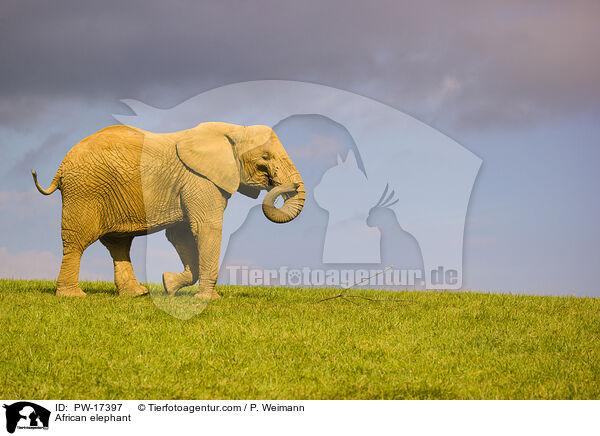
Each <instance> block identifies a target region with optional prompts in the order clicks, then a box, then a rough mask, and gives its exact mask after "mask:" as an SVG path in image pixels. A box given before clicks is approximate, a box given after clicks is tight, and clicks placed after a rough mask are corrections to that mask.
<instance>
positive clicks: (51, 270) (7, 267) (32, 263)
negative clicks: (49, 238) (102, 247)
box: [0, 247, 110, 280]
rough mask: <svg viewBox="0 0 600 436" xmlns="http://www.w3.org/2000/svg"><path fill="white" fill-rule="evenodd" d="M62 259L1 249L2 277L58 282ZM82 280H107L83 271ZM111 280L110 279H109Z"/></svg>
mask: <svg viewBox="0 0 600 436" xmlns="http://www.w3.org/2000/svg"><path fill="white" fill-rule="evenodd" d="M60 262H61V260H60V258H59V257H57V256H56V255H55V254H54V253H51V252H49V251H35V250H28V251H19V252H16V253H15V252H10V251H9V250H8V249H7V248H6V247H0V277H2V278H14V279H46V280H56V277H57V276H58V271H59V270H60ZM79 278H80V280H107V277H106V276H105V275H104V274H101V273H97V272H94V271H89V270H86V269H82V270H81V271H80V274H79ZM109 280H110V279H109Z"/></svg>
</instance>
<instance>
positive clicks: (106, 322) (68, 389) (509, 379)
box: [0, 280, 600, 399]
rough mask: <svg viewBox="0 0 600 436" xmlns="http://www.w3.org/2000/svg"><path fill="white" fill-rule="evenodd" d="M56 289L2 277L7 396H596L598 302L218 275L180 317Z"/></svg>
mask: <svg viewBox="0 0 600 436" xmlns="http://www.w3.org/2000/svg"><path fill="white" fill-rule="evenodd" d="M55 286H56V284H55V282H51V281H22V280H0V327H1V331H2V333H1V336H0V341H1V342H0V350H1V352H0V353H1V356H2V362H1V365H2V366H1V368H0V397H2V398H3V399H25V398H27V399H73V398H78V399H138V398H139V399H201V398H203V399H235V398H255V399H378V398H399V399H417V398H423V399H454V398H462V399H533V398H537V399H567V398H600V363H599V362H600V359H599V357H600V339H599V336H600V300H598V299H590V298H575V297H535V296H517V295H497V294H478V293H454V292H400V293H391V292H381V291H379V292H376V291H362V290H361V291H360V292H359V291H355V292H354V293H361V294H362V295H368V296H371V297H373V296H376V297H380V298H405V299H410V300H412V302H411V303H409V304H406V303H398V302H368V301H363V300H357V301H358V302H360V306H356V305H353V304H351V303H348V302H346V301H343V300H332V301H327V302H322V303H318V304H315V301H316V300H318V299H320V298H323V297H326V296H330V295H334V294H335V293H337V292H338V291H335V290H332V289H329V290H327V289H319V290H316V289H292V288H289V289H285V288H247V287H223V288H220V289H219V292H220V293H221V295H223V297H224V298H222V299H220V300H217V301H211V302H210V303H209V304H208V306H207V307H206V309H205V310H204V311H203V312H201V313H199V314H198V315H197V316H195V317H193V318H191V319H189V320H187V321H184V320H181V319H178V318H175V317H172V316H170V315H168V314H166V313H165V312H163V311H162V310H160V309H158V308H157V307H156V305H155V304H154V300H153V298H151V297H148V296H146V297H141V298H138V299H130V298H124V297H118V296H117V295H116V291H115V288H114V284H113V283H100V282H95V283H90V282H88V283H83V284H82V288H83V289H84V291H86V292H88V297H87V298H84V299H68V298H57V297H55V296H54V295H53V292H54V289H55ZM151 286H152V288H151V289H152V291H153V292H160V289H161V288H160V287H159V286H158V285H151ZM157 295H159V294H157ZM174 298H175V299H177V300H176V302H177V304H179V305H184V306H185V305H186V304H192V303H193V302H194V301H196V300H197V299H196V300H194V299H192V298H191V297H189V296H187V295H183V296H181V297H174Z"/></svg>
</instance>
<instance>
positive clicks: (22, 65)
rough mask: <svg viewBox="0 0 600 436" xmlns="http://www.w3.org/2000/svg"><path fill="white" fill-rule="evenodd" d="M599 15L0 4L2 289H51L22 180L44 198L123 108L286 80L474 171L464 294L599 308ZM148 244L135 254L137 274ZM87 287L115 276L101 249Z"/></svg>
mask: <svg viewBox="0 0 600 436" xmlns="http://www.w3.org/2000/svg"><path fill="white" fill-rule="evenodd" d="M450 3H451V4H450ZM599 16H600V3H598V2H596V1H573V2H568V3H565V2H560V1H531V2H520V1H502V2H500V1H494V2H490V1H457V2H443V1H422V2H402V1H389V2H378V1H374V2H368V3H367V2H358V1H357V2H354V1H344V2H342V1H330V2H313V1H308V2H293V3H292V2H275V1H273V2H271V1H223V2H210V3H209V2H196V1H173V2H157V1H144V2H141V1H132V2H116V1H114V2H113V1H103V2H95V3H90V4H82V3H81V2H77V1H53V2H45V1H41V2H40V1H36V2H33V1H11V0H9V1H4V2H2V5H1V6H0V53H1V54H2V60H3V61H2V68H0V147H1V149H2V152H3V157H4V158H3V159H2V160H1V161H0V224H1V225H0V228H1V229H2V230H1V231H0V232H1V233H0V276H2V277H11V276H12V277H26V278H55V277H56V275H57V273H58V266H59V262H60V255H61V243H60V239H59V228H60V196H59V195H58V194H54V195H53V196H50V197H43V196H41V195H40V194H39V193H37V191H35V190H34V189H33V184H32V181H31V176H30V173H29V170H30V169H32V168H33V169H36V171H37V172H38V174H39V176H40V179H41V183H42V185H48V184H49V182H50V180H51V178H52V176H53V175H54V173H55V171H56V169H57V168H58V166H59V164H60V162H61V160H62V158H63V157H64V155H65V153H66V152H67V151H68V150H69V149H70V148H71V147H72V146H73V145H75V144H76V143H77V142H78V141H79V140H81V139H82V138H84V137H86V136H88V135H90V134H92V133H94V132H95V131H97V130H100V129H102V128H103V127H106V126H107V125H111V124H116V123H117V121H116V120H115V118H114V117H113V114H131V110H130V109H129V108H128V107H127V106H126V105H125V104H124V103H122V102H121V100H123V99H133V100H139V101H142V102H145V103H146V104H148V105H151V106H154V107H158V108H163V109H168V108H171V107H174V106H176V105H178V104H180V103H181V102H183V101H184V100H186V99H189V98H191V97H194V96H196V95H198V94H199V93H201V92H204V91H207V90H210V89H213V88H217V87H220V86H224V85H227V84H231V83H236V82H243V81H249V80H263V79H284V80H298V81H306V82H312V83H318V84H322V85H326V86H330V87H334V88H339V89H343V90H346V91H349V92H353V93H356V94H359V95H362V96H365V97H368V98H370V99H373V100H376V101H379V102H381V103H384V104H386V105H389V106H391V107H393V108H395V109H397V110H399V111H402V112H404V113H406V114H408V115H410V116H412V117H414V118H415V119H417V120H420V121H423V122H424V123H426V124H428V125H429V126H431V127H432V128H433V129H436V130H437V131H440V132H442V133H443V134H445V135H447V136H448V137H449V138H452V139H453V140H455V141H456V142H458V143H459V144H461V145H462V146H464V147H465V148H466V149H468V150H470V151H471V152H472V153H474V154H475V155H476V156H478V157H479V158H481V159H482V162H483V163H482V166H481V169H480V171H479V174H478V176H477V180H476V181H475V184H474V187H473V192H472V195H471V199H470V203H469V209H468V213H467V222H466V226H465V235H464V253H463V288H464V289H473V290H484V291H501V292H525V293H536V294H553V295H572V294H575V295H581V296H600V289H598V286H597V279H596V275H597V274H596V269H597V268H596V266H597V264H598V261H599V260H600V253H599V248H598V247H600V232H599V231H598V229H597V223H598V222H600V205H599V201H598V195H597V192H598V187H599V176H598V172H597V167H598V163H599V162H600V139H599V138H600V135H599V133H600V123H598V118H599V115H600V59H599V57H598V56H597V53H598V52H600V47H599V45H600V42H599V41H600V27H599V26H598V25H597V23H598V17H599ZM200 121H207V120H199V122H200ZM276 130H277V129H276ZM278 134H280V136H282V138H283V137H285V139H286V141H285V142H284V144H285V143H289V144H296V145H297V152H298V153H302V150H304V152H305V153H307V151H306V150H309V151H308V153H309V154H314V153H318V152H319V151H321V150H323V149H324V148H323V147H325V145H327V144H329V145H330V147H329V148H326V147H325V149H327V150H330V151H331V153H329V154H323V156H322V159H321V162H331V165H335V160H334V159H335V154H336V153H337V152H338V151H339V149H341V150H345V149H348V147H351V145H348V144H350V143H351V138H348V137H347V136H345V135H346V134H345V133H344V131H343V129H340V128H339V127H336V126H332V124H331V123H328V122H326V121H323V120H319V119H314V118H310V119H307V118H301V117H299V118H298V119H295V120H292V119H290V120H288V121H286V122H282V124H281V125H280V126H279V131H278ZM315 144H318V145H315ZM324 144H325V145H324ZM332 144H333V145H332ZM311 147H312V148H311ZM310 177H312V175H311V176H310ZM307 211H308V209H307ZM319 214H320V215H319ZM307 215H309V214H308V213H307ZM314 216H315V219H316V220H317V219H319V218H318V217H319V216H321V219H323V214H322V211H321V212H319V211H318V210H317V209H315V212H314ZM400 225H401V223H400ZM263 231H267V229H263ZM281 231H282V232H283V231H284V230H283V227H282V230H281ZM316 233H318V231H316ZM316 233H315V234H316ZM396 236H397V235H396ZM404 236H406V235H404ZM244 240H245V239H244V236H243V234H242V235H238V238H237V242H236V241H233V242H236V244H237V245H236V244H233V245H232V247H233V248H232V250H238V251H237V252H236V251H233V252H231V253H227V255H228V256H229V257H230V258H235V257H236V256H237V255H239V256H242V255H243V254H244V253H243V251H244V247H245V246H247V244H250V242H248V243H247V244H246V245H244V243H243V242H242V241H244ZM248 241H250V240H248ZM413 242H414V241H413ZM413 242H410V244H412V245H411V247H412V246H414V243H413ZM410 244H409V245H410ZM143 245H144V242H143V238H137V239H136V241H135V242H134V261H135V262H134V263H137V264H142V263H143V260H142V257H143V255H142V252H143ZM236 246H237V247H238V248H235V247H236ZM411 249H413V251H414V247H413V248H411ZM417 251H418V248H417ZM315 255H316V254H315ZM262 259H264V260H265V262H266V261H267V260H268V253H267V254H265V255H264V256H263V257H262ZM137 267H138V265H136V269H137ZM81 277H82V278H84V279H108V280H110V279H111V278H112V266H111V262H110V258H109V256H108V253H107V252H106V250H105V248H104V247H103V246H101V245H100V244H99V243H96V244H94V245H93V246H92V247H90V248H89V249H88V250H87V251H86V253H85V255H84V258H83V262H82V272H81Z"/></svg>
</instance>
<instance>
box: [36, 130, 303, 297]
mask: <svg viewBox="0 0 600 436" xmlns="http://www.w3.org/2000/svg"><path fill="white" fill-rule="evenodd" d="M32 176H33V180H34V183H35V186H36V188H37V189H38V191H39V192H41V193H42V194H44V195H50V194H51V193H52V192H54V191H55V190H57V189H59V190H60V191H61V194H62V221H61V237H62V243H63V257H62V264H61V268H60V273H59V275H58V279H57V290H56V295H60V296H85V295H86V294H85V293H84V292H83V291H82V290H81V288H80V287H79V284H78V280H79V266H80V261H81V256H82V254H83V251H84V250H85V249H86V248H87V247H88V246H89V245H90V244H92V243H93V242H94V241H96V240H98V239H99V240H100V242H101V243H102V244H104V245H105V246H106V248H107V249H108V251H109V252H110V255H111V257H112V259H113V263H114V279H115V284H116V287H117V289H118V292H119V295H130V296H139V295H144V294H146V293H147V292H148V291H147V289H146V288H145V287H143V286H142V285H141V284H140V283H139V282H138V281H137V280H136V278H135V275H134V272H133V267H132V265H131V259H130V255H129V251H130V248H131V243H132V240H133V238H134V237H135V236H140V235H145V234H149V233H154V232H158V231H161V230H166V237H167V239H168V240H169V241H170V242H171V243H172V244H173V246H174V247H175V249H176V251H177V253H178V255H179V257H180V259H181V262H182V263H183V266H184V270H183V272H180V273H178V274H175V273H171V272H165V273H163V276H162V278H163V286H164V288H165V291H166V292H167V293H168V294H174V293H175V292H177V291H178V290H179V289H181V288H182V287H184V286H190V285H193V284H194V283H196V282H198V291H197V293H196V294H195V296H197V297H202V298H218V297H219V295H218V294H217V293H216V291H215V284H216V282H217V276H218V270H219V252H220V248H221V236H222V225H223V212H224V210H225V207H226V206H227V201H228V199H229V198H230V197H231V195H232V194H234V193H235V192H236V191H237V192H240V193H241V194H243V195H246V196H248V197H251V198H255V199H256V198H258V195H259V194H260V191H261V190H267V191H269V192H268V193H267V195H266V196H265V198H264V200H263V203H262V209H263V213H264V215H265V216H266V217H267V218H268V219H269V220H270V221H272V222H275V223H286V222H288V221H291V220H292V219H294V218H295V217H297V216H298V214H299V213H300V212H301V211H302V208H303V206H304V200H305V196H306V193H305V188H304V183H303V181H302V178H301V176H300V174H299V172H298V170H297V169H296V167H295V166H294V164H293V162H292V161H291V159H290V158H289V156H288V154H287V152H286V151H285V149H284V147H283V145H282V144H281V142H280V141H279V138H278V137H277V135H276V134H275V132H274V131H273V130H272V129H271V128H270V127H268V126H263V125H251V126H240V125H235V124H228V123H221V122H206V123H201V124H199V125H197V126H196V127H194V128H191V129H187V130H181V131H177V132H171V133H153V132H148V131H145V130H142V129H138V128H136V127H131V126H126V125H117V126H110V127H107V128H105V129H103V130H100V131H98V132H96V133H94V134H92V135H91V136H89V137H87V138H85V139H83V140H82V141H80V142H79V143H77V144H76V145H75V146H74V147H73V148H72V149H71V150H70V151H69V152H68V153H67V154H66V156H65V158H64V160H63V161H62V163H61V165H60V167H59V169H58V171H57V172H56V175H55V176H54V179H53V180H52V182H51V184H50V186H49V187H48V189H43V188H42V187H41V186H40V185H39V183H38V180H37V174H36V172H35V171H33V170H32ZM279 196H282V197H283V199H284V202H283V205H282V206H281V207H280V208H277V207H275V205H274V203H275V200H276V199H277V198H278V197H279Z"/></svg>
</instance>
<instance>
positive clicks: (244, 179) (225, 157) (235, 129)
mask: <svg viewBox="0 0 600 436" xmlns="http://www.w3.org/2000/svg"><path fill="white" fill-rule="evenodd" d="M177 155H178V157H179V159H180V160H181V161H182V162H183V163H184V164H185V165H186V166H187V167H188V168H190V169H191V170H193V171H194V172H196V173H198V174H200V175H202V176H204V177H206V178H208V179H210V180H211V181H213V182H214V183H215V184H216V185H217V186H218V187H219V188H221V189H223V190H224V191H226V192H228V193H229V194H233V193H234V192H236V191H237V192H240V193H241V194H244V195H246V196H248V197H251V198H257V197H258V195H259V193H260V191H261V190H267V191H270V192H269V193H268V194H267V195H266V196H265V198H264V200H263V212H264V214H265V216H266V217H267V218H268V219H269V220H271V221H273V222H275V223H286V222H288V221H291V220H293V219H294V218H296V217H297V216H298V214H299V213H300V212H301V211H302V208H303V206H304V200H305V198H306V193H305V188H304V183H303V181H302V178H301V177H300V173H299V172H298V170H297V169H296V167H295V166H294V164H293V163H292V161H291V159H290V158H289V156H288V154H287V152H286V151H285V149H284V148H283V145H282V144H281V142H280V141H279V138H277V135H276V134H275V132H274V131H273V129H271V128H270V127H267V126H237V125H234V124H227V123H202V124H200V125H199V126H197V127H195V128H193V129H190V130H188V131H187V133H186V135H185V136H184V137H183V138H181V139H180V140H179V141H178V142H177ZM279 196H283V198H284V203H283V205H282V206H281V207H280V208H276V207H275V205H274V203H275V200H276V199H277V197H279Z"/></svg>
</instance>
